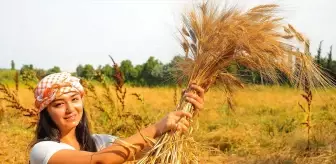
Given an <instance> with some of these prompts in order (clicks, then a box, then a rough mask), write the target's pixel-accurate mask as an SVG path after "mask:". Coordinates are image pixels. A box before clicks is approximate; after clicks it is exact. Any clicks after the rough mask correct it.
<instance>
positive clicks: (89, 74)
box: [83, 64, 96, 80]
mask: <svg viewBox="0 0 336 164" xmlns="http://www.w3.org/2000/svg"><path fill="white" fill-rule="evenodd" d="M95 72H96V71H95V69H94V68H93V66H92V65H90V64H86V65H84V68H83V77H84V78H86V79H88V80H92V79H93V78H94V77H95V74H96V73H95Z"/></svg>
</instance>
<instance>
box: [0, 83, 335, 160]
mask: <svg viewBox="0 0 336 164" xmlns="http://www.w3.org/2000/svg"><path fill="white" fill-rule="evenodd" d="M180 91H181V89H178V90H177V92H180ZM97 92H98V93H99V94H101V93H102V92H103V88H102V87H99V88H98V89H97ZM112 93H113V94H115V92H114V90H113V92H112ZM132 93H138V94H140V95H141V97H142V98H143V99H144V101H143V102H141V101H139V100H137V99H136V97H135V96H133V95H131V94H132ZM300 93H301V92H300V91H295V90H293V89H290V88H286V87H276V86H274V87H261V86H248V87H246V88H245V89H244V90H239V91H237V92H236V94H235V98H234V100H235V102H236V108H235V111H234V112H231V111H230V110H229V109H228V106H227V104H226V100H225V94H224V92H223V91H222V90H220V89H217V88H214V89H211V90H210V91H209V93H207V94H206V97H205V102H206V105H205V109H204V110H203V111H201V113H200V115H199V117H198V121H195V122H196V123H195V127H198V129H197V130H196V131H195V133H194V137H195V139H196V140H197V141H198V142H200V143H201V144H203V145H204V147H206V146H210V147H216V148H219V149H220V150H221V153H204V154H203V155H202V157H201V159H202V163H258V164H259V163H260V164H268V163H286V164H292V163H293V164H294V163H305V164H307V163H318V164H321V163H336V154H335V152H336V110H335V109H336V108H335V107H336V101H335V100H336V96H335V95H336V94H335V93H336V90H335V89H333V90H328V91H326V92H321V91H317V92H316V93H314V97H313V108H312V112H313V114H312V121H313V125H314V126H313V128H312V135H311V147H312V149H311V150H310V151H306V150H305V148H306V144H307V143H306V138H307V133H306V128H305V127H304V126H303V125H302V124H301V123H302V122H303V121H304V119H305V114H304V113H303V112H302V110H301V109H300V108H299V106H298V102H301V103H302V104H303V105H305V101H304V100H303V98H302V97H301V96H300ZM19 97H20V100H21V102H22V103H23V104H25V105H26V106H32V104H33V94H32V93H31V91H29V90H28V89H25V88H20V91H19ZM113 97H114V101H115V102H117V99H116V98H115V96H114V95H113ZM100 98H102V96H100ZM104 102H106V101H105V100H104ZM94 104H95V100H93V99H92V98H89V97H86V99H85V109H86V111H87V112H88V113H89V116H90V121H91V126H92V128H93V131H94V133H109V134H112V135H118V136H121V137H125V136H127V135H131V133H134V132H135V131H136V128H135V123H134V120H132V119H126V121H123V120H120V119H116V118H114V117H112V118H109V117H108V115H112V116H115V115H116V114H113V112H116V110H117V109H118V110H120V109H121V107H120V104H119V105H117V106H116V108H117V109H116V110H114V109H113V110H112V109H106V108H107V105H106V104H103V106H104V107H106V108H105V109H106V110H107V112H102V111H99V110H98V109H97V108H95V107H94ZM0 105H1V106H3V107H4V106H5V105H6V104H0ZM174 107H175V105H174V88H133V87H127V94H126V107H125V111H123V113H125V112H131V113H132V114H138V115H140V116H141V117H142V120H140V123H139V124H141V125H146V124H148V123H149V122H153V121H154V120H157V119H159V118H160V117H162V116H164V115H165V114H166V113H167V112H169V111H172V110H174ZM108 112H110V114H107V113H108ZM111 113H112V114H111ZM125 122H126V123H125ZM27 126H28V118H26V117H25V116H22V114H21V113H20V112H19V111H17V110H15V109H12V108H3V109H2V110H0V136H1V137H0V161H1V162H0V163H27V156H28V153H29V149H28V144H29V142H30V141H31V140H32V137H33V132H34V129H33V128H30V129H27V128H26V127H27ZM206 154H207V155H206Z"/></svg>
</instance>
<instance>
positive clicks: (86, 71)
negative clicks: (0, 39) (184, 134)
mask: <svg viewBox="0 0 336 164" xmlns="http://www.w3.org/2000/svg"><path fill="white" fill-rule="evenodd" d="M322 44H323V41H321V42H320V45H319V48H318V50H317V52H316V55H314V54H313V55H314V60H315V61H316V63H317V64H318V65H319V66H320V67H321V68H322V70H324V71H325V72H326V73H328V74H329V75H330V76H331V77H332V78H333V79H336V61H335V60H333V59H332V46H330V50H329V51H328V53H327V54H326V55H323V54H322ZM180 60H184V58H183V57H182V56H175V57H174V58H173V59H172V60H171V61H170V62H169V63H166V64H163V63H162V62H161V61H159V60H158V59H155V58H154V57H149V59H148V60H147V61H146V62H145V63H143V64H139V65H133V64H132V62H131V61H130V60H123V61H121V62H120V64H119V68H120V71H121V72H122V73H123V76H124V80H125V83H128V84H130V85H137V86H164V85H176V73H177V72H178V71H177V70H176V64H177V63H178V62H179V61H180ZM11 68H12V69H13V70H15V63H14V61H11ZM227 71H228V72H230V73H232V74H234V75H239V77H240V78H241V79H242V80H243V81H245V82H247V83H253V84H264V83H267V79H264V77H262V75H261V74H260V73H258V72H255V71H252V70H249V69H247V68H244V67H240V66H239V65H235V64H232V65H231V66H230V67H229V69H228V70H227ZM57 72H61V69H60V67H58V66H54V67H53V68H50V69H47V70H44V69H37V68H34V66H33V65H31V64H30V65H23V66H22V67H21V69H20V75H22V76H24V77H25V78H28V79H30V78H31V79H33V76H36V77H37V78H38V79H40V78H43V77H44V76H46V75H49V74H52V73H57ZM114 73H115V70H114V68H113V63H112V62H111V64H106V65H104V66H102V65H100V66H98V67H97V68H94V67H93V66H92V65H91V64H85V65H78V66H77V68H76V72H73V73H72V74H73V75H75V76H78V77H80V78H83V79H87V80H99V79H101V77H102V76H103V78H104V79H105V80H106V81H113V75H114ZM30 76H31V77H30ZM284 82H285V81H284Z"/></svg>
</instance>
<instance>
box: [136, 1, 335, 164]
mask: <svg viewBox="0 0 336 164" xmlns="http://www.w3.org/2000/svg"><path fill="white" fill-rule="evenodd" d="M278 8H279V7H278V5H275V4H269V5H260V6H256V7H254V8H252V9H250V10H248V11H243V10H240V9H238V8H224V9H219V8H218V7H216V5H215V4H210V3H202V4H201V5H200V6H199V7H197V8H195V9H194V10H192V11H190V12H189V13H187V14H185V15H183V27H182V29H181V31H180V34H181V46H182V48H183V49H184V52H185V59H184V60H183V61H181V63H179V65H178V69H179V70H180V72H182V75H179V76H178V77H181V78H183V79H188V85H187V86H190V84H192V83H195V84H197V85H200V86H201V87H203V88H205V89H206V91H207V90H208V89H209V88H210V86H211V85H212V84H213V83H214V82H216V81H217V82H221V83H222V85H223V86H224V88H225V90H226V91H227V93H228V98H229V99H228V100H230V95H231V93H232V92H233V90H234V88H235V87H243V83H242V82H241V81H240V80H239V78H238V77H237V76H236V75H233V74H230V73H229V72H228V71H227V69H228V67H229V66H230V65H231V64H233V63H235V64H237V65H239V66H244V67H246V68H248V69H251V70H254V71H258V72H260V74H261V75H262V76H263V77H264V78H265V79H268V81H271V82H274V83H278V82H279V81H280V80H281V77H282V76H281V75H280V74H279V72H282V73H283V74H285V75H286V76H287V78H288V79H289V81H290V82H292V84H294V85H296V86H298V87H300V88H307V87H309V88H314V87H318V86H323V87H327V86H330V85H331V81H330V80H329V79H328V77H327V76H326V75H325V74H324V73H323V72H322V71H320V69H319V68H318V67H317V66H316V65H315V63H314V62H313V59H312V57H311V56H309V55H307V47H309V41H308V40H307V39H306V38H305V37H303V35H301V34H300V33H299V32H298V31H296V30H295V28H294V27H293V26H292V25H285V24H283V23H282V18H280V17H278V16H276V14H275V13H276V11H278ZM294 45H298V46H299V47H300V46H302V47H306V49H305V52H300V51H297V48H298V47H297V46H294ZM292 58H295V62H294V63H295V64H294V63H293V62H292ZM186 90H187V91H188V92H194V91H192V90H190V89H189V88H187V89H186ZM229 104H230V101H229ZM176 110H183V111H187V112H190V113H193V107H192V105H191V104H190V103H187V102H186V100H185V99H184V98H182V99H181V101H180V102H179V104H178V105H177V109H176ZM192 131H193V129H192V128H191V129H190V131H189V133H188V134H184V135H181V134H179V133H176V134H174V135H169V134H164V135H163V136H162V137H160V138H159V139H158V140H157V142H156V143H155V145H154V146H153V147H152V149H151V150H150V151H149V152H148V153H147V154H146V155H145V156H144V157H143V158H142V159H141V160H139V161H138V164H147V163H198V162H199V159H198V155H199V153H200V152H199V151H198V149H197V143H196V142H195V141H194V140H193V138H192V136H191V134H192Z"/></svg>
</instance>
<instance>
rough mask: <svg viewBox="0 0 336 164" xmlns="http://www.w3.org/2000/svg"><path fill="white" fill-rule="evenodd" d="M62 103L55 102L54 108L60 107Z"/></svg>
mask: <svg viewBox="0 0 336 164" xmlns="http://www.w3.org/2000/svg"><path fill="white" fill-rule="evenodd" d="M62 105H63V103H57V104H55V107H56V108H59V107H61V106H62Z"/></svg>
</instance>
